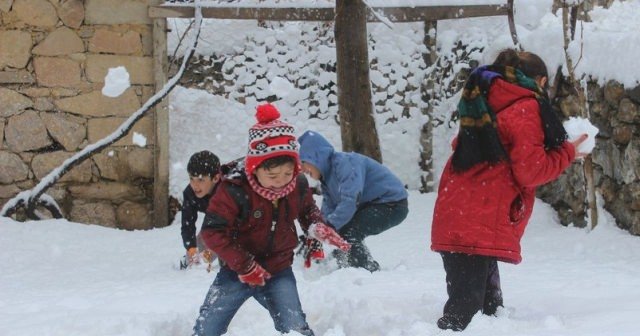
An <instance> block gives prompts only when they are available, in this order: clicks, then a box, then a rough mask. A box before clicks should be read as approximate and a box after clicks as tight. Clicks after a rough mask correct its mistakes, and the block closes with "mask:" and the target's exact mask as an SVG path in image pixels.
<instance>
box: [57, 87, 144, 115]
mask: <svg viewBox="0 0 640 336" xmlns="http://www.w3.org/2000/svg"><path fill="white" fill-rule="evenodd" d="M55 105H56V106H57V107H58V108H59V109H60V110H62V111H65V112H70V113H74V114H79V115H83V116H91V117H107V116H130V115H131V114H133V112H135V111H137V110H138V109H139V108H140V106H141V103H140V99H139V98H138V96H137V95H136V93H135V90H134V89H133V88H128V89H127V90H126V91H125V92H124V93H122V94H121V95H120V96H118V97H115V98H111V97H107V96H105V95H103V94H102V92H101V91H99V90H98V91H93V92H90V93H87V94H83V95H80V96H76V97H69V98H63V99H59V100H57V101H55Z"/></svg>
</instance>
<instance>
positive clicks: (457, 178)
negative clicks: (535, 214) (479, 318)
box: [431, 50, 587, 331]
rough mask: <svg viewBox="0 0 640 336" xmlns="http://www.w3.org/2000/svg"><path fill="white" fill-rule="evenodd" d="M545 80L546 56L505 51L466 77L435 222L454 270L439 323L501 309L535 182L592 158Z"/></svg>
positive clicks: (435, 245)
mask: <svg viewBox="0 0 640 336" xmlns="http://www.w3.org/2000/svg"><path fill="white" fill-rule="evenodd" d="M547 80H548V75H547V67H546V66H545V64H544V62H543V61H542V59H540V57H538V56H537V55H535V54H532V53H528V52H517V51H515V50H505V51H503V52H502V53H501V54H500V55H499V56H498V58H497V59H496V61H495V62H494V63H493V64H492V65H490V66H483V67H480V68H478V69H476V70H474V71H473V72H472V73H471V75H470V77H469V79H468V80H467V83H466V84H465V87H464V91H463V94H462V98H461V99H460V103H459V104H458V114H459V121H460V131H459V133H458V137H457V138H456V140H455V143H454V152H453V155H452V156H451V158H450V159H449V162H447V165H446V166H445V168H444V171H443V173H442V177H441V178H440V186H439V189H438V198H437V199H436V204H435V209H434V213H433V224H432V227H431V249H432V250H434V251H437V252H440V254H441V255H442V261H443V264H444V269H445V272H446V274H447V278H446V281H447V293H448V295H449V299H448V300H447V302H446V303H445V306H444V314H443V316H442V317H441V318H440V319H439V320H438V327H440V328H441V329H452V330H455V331H460V330H464V329H465V328H466V327H467V325H468V324H469V322H471V319H472V317H473V315H475V314H476V313H477V312H478V311H482V313H484V314H487V315H493V314H495V312H496V309H497V308H498V307H499V306H502V303H503V302H502V292H501V288H500V276H499V273H498V264H497V261H506V262H510V263H514V264H517V263H519V262H520V261H521V259H522V257H521V256H520V239H521V238H522V235H523V233H524V229H525V227H526V225H527V222H528V221H529V218H530V217H531V212H532V210H533V203H534V200H535V190H536V187H537V186H539V185H541V184H544V183H547V182H549V181H551V180H554V179H556V178H557V177H558V176H559V175H560V174H561V173H562V172H563V171H564V170H565V169H566V168H567V167H568V166H569V165H570V164H571V162H572V161H573V160H574V159H575V158H578V157H582V156H584V154H583V153H578V152H577V151H576V148H577V146H578V145H579V144H580V143H582V142H583V141H584V140H586V138H587V136H586V134H585V135H583V136H582V137H581V138H579V139H578V140H576V141H575V142H573V143H571V142H568V141H567V140H566V139H567V134H566V132H565V130H564V128H563V127H562V124H561V123H560V121H559V119H558V117H557V116H556V114H555V112H554V111H553V110H552V109H551V105H550V103H549V98H548V96H547V94H546V91H545V88H546V84H547Z"/></svg>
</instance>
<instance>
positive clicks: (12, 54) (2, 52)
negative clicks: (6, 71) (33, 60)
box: [0, 30, 33, 69]
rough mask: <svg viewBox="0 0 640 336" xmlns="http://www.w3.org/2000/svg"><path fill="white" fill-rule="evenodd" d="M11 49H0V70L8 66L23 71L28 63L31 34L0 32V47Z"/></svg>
mask: <svg viewBox="0 0 640 336" xmlns="http://www.w3.org/2000/svg"><path fill="white" fill-rule="evenodd" d="M8 45H10V46H11V48H0V69H2V68H4V67H6V66H10V67H12V68H16V69H23V68H24V67H26V66H27V63H29V58H30V57H31V47H32V45H33V42H32V41H31V34H29V33H28V32H24V31H20V30H0V46H8Z"/></svg>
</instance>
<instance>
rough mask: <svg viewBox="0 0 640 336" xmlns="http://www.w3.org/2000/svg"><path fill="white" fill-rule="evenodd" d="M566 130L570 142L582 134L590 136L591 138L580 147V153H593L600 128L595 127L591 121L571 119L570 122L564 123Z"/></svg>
mask: <svg viewBox="0 0 640 336" xmlns="http://www.w3.org/2000/svg"><path fill="white" fill-rule="evenodd" d="M562 125H563V126H564V129H565V130H566V131H567V134H568V135H569V141H574V140H575V139H577V138H579V137H580V136H581V135H582V134H585V133H586V134H588V135H589V137H588V138H587V140H585V141H584V142H583V143H581V144H580V146H578V152H580V153H591V151H592V150H593V148H594V147H595V146H596V135H597V134H598V128H597V127H595V126H593V124H591V122H590V121H589V119H585V118H579V117H571V118H569V120H567V121H565V122H563V123H562Z"/></svg>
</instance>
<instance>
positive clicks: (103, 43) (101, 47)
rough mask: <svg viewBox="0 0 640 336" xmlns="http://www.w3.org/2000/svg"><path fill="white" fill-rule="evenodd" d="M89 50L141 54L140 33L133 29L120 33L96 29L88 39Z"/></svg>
mask: <svg viewBox="0 0 640 336" xmlns="http://www.w3.org/2000/svg"><path fill="white" fill-rule="evenodd" d="M89 52H93V53H112V54H120V55H141V54H142V42H141V40H140V34H139V33H137V32H135V31H127V32H124V33H120V32H114V31H111V30H108V29H98V30H96V32H95V34H94V35H93V38H91V40H90V41H89Z"/></svg>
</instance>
